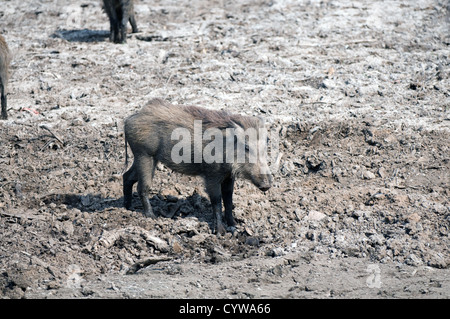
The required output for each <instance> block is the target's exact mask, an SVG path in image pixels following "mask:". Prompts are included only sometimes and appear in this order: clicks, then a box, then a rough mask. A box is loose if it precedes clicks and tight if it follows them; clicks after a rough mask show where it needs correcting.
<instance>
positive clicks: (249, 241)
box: [245, 237, 259, 247]
mask: <svg viewBox="0 0 450 319" xmlns="http://www.w3.org/2000/svg"><path fill="white" fill-rule="evenodd" d="M245 244H246V245H249V246H254V247H257V246H259V239H258V238H255V237H247V239H246V240H245Z"/></svg>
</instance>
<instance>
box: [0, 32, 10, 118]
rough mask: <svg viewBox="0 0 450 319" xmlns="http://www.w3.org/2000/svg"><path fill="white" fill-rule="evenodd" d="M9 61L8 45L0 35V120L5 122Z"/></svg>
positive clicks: (6, 115)
mask: <svg viewBox="0 0 450 319" xmlns="http://www.w3.org/2000/svg"><path fill="white" fill-rule="evenodd" d="M10 61H11V53H10V52H9V49H8V45H7V44H6V41H5V39H4V38H3V37H2V36H1V35H0V94H1V104H2V115H1V118H2V119H4V120H6V119H7V118H8V112H7V110H6V108H7V105H6V85H7V84H8V72H9V71H8V70H9V63H10Z"/></svg>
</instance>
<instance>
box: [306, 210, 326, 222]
mask: <svg viewBox="0 0 450 319" xmlns="http://www.w3.org/2000/svg"><path fill="white" fill-rule="evenodd" d="M325 217H327V215H325V214H324V213H321V212H318V211H316V210H311V211H310V212H309V214H308V216H307V219H308V220H322V219H323V218H325Z"/></svg>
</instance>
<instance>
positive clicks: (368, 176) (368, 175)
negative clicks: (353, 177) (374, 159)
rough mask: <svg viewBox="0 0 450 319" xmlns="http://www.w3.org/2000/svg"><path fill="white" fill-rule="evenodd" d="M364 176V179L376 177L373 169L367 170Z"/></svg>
mask: <svg viewBox="0 0 450 319" xmlns="http://www.w3.org/2000/svg"><path fill="white" fill-rule="evenodd" d="M363 178H364V179H374V178H375V174H374V173H372V172H371V171H365V172H364V173H363Z"/></svg>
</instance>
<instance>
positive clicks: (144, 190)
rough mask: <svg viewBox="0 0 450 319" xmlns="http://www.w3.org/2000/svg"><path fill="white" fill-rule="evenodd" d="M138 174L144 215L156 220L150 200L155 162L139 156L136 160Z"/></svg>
mask: <svg viewBox="0 0 450 319" xmlns="http://www.w3.org/2000/svg"><path fill="white" fill-rule="evenodd" d="M134 165H136V173H137V175H138V178H139V181H138V194H139V197H140V198H141V201H142V205H143V207H144V215H145V216H147V217H151V218H156V216H155V214H153V210H152V206H151V205H150V200H149V199H148V196H149V191H150V187H151V184H152V179H153V174H154V171H155V165H156V163H155V160H154V159H153V158H152V157H150V156H145V155H142V156H139V157H136V158H135V164H134Z"/></svg>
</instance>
